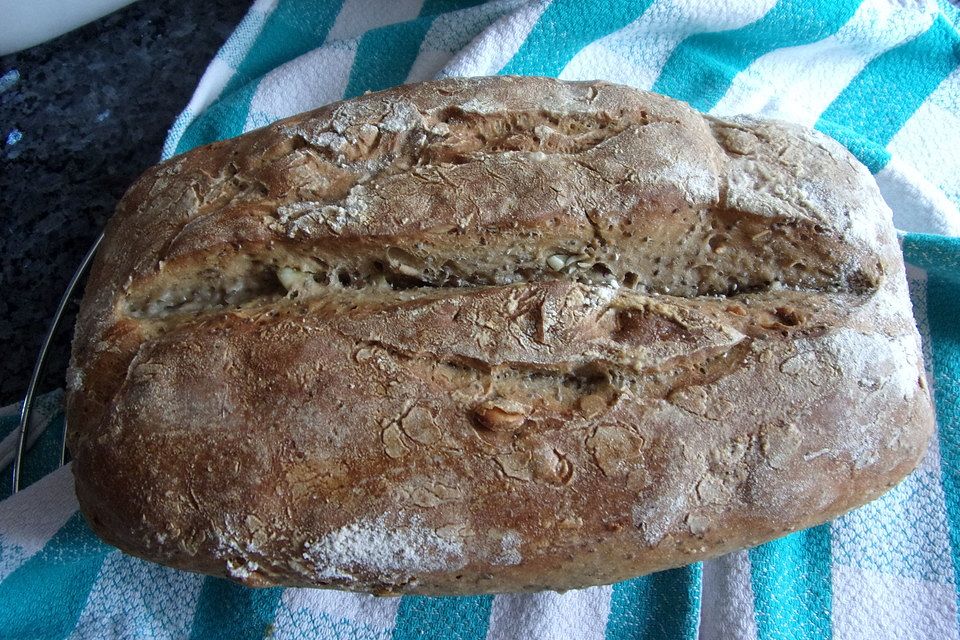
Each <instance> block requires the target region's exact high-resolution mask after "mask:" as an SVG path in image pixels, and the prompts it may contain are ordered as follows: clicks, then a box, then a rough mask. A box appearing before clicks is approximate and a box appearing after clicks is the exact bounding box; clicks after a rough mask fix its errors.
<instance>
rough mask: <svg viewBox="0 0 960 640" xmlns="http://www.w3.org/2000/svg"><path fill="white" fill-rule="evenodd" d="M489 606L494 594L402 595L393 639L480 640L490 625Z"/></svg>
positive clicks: (484, 636)
mask: <svg viewBox="0 0 960 640" xmlns="http://www.w3.org/2000/svg"><path fill="white" fill-rule="evenodd" d="M492 605H493V596H468V597H460V598H435V597H430V596H404V597H403V598H402V599H401V600H400V607H399V609H397V619H396V626H395V627H394V630H393V640H415V639H418V638H424V639H426V638H444V640H483V638H486V637H487V629H488V628H489V627H490V607H491V606H492Z"/></svg>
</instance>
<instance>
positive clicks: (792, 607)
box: [750, 524, 833, 640]
mask: <svg viewBox="0 0 960 640" xmlns="http://www.w3.org/2000/svg"><path fill="white" fill-rule="evenodd" d="M830 544H831V543H830V525H829V524H824V525H820V526H819V527H815V528H813V529H807V530H806V531H799V532H797V533H794V534H792V535H789V536H787V537H786V538H781V539H779V540H774V541H773V542H768V543H766V544H764V545H761V546H759V547H757V548H755V549H751V550H750V565H751V567H750V574H751V575H750V577H751V581H752V583H753V597H754V606H755V611H756V623H757V633H758V635H759V640H822V639H823V638H830V637H832V635H831V633H832V629H831V627H832V617H831V612H832V607H833V581H832V576H831V571H830V566H831V560H832V552H831V547H830Z"/></svg>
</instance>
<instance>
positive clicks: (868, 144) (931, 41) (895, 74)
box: [816, 16, 960, 173]
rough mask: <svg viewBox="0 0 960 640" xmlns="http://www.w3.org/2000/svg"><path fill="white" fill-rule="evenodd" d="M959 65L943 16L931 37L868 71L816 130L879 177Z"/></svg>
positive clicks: (955, 41)
mask: <svg viewBox="0 0 960 640" xmlns="http://www.w3.org/2000/svg"><path fill="white" fill-rule="evenodd" d="M958 65H960V37H958V36H957V32H956V31H955V30H954V28H953V27H952V26H951V25H950V23H949V22H947V21H946V20H945V19H944V18H943V16H937V18H936V19H935V20H934V21H933V25H932V26H931V27H930V28H929V29H928V30H927V31H926V32H924V33H923V34H921V35H919V36H917V37H916V38H914V39H913V40H911V41H909V42H907V43H905V44H902V45H900V46H899V47H896V48H894V49H891V50H889V51H887V52H886V53H884V54H882V55H880V56H878V57H877V58H875V59H874V60H872V61H871V62H870V64H868V65H867V66H866V67H864V68H863V70H862V71H861V72H860V73H859V74H857V76H856V77H855V78H854V79H853V80H852V81H851V82H850V84H849V85H847V87H846V88H845V89H844V90H843V92H842V93H841V94H840V95H839V96H837V97H836V99H835V100H834V101H833V102H832V103H831V104H830V106H829V107H827V109H826V111H824V112H823V113H822V114H821V115H820V119H819V120H818V121H817V125H816V126H817V128H818V129H820V130H822V131H823V132H825V133H827V134H829V135H831V136H833V137H834V138H836V139H837V140H838V141H839V142H841V143H842V144H843V145H845V146H846V147H847V148H848V149H850V151H851V152H852V153H853V154H854V155H855V156H857V158H858V159H859V160H860V161H861V162H862V163H864V164H865V165H867V167H868V168H869V169H870V171H872V172H873V173H877V172H878V171H880V170H881V169H883V167H884V166H885V165H886V164H887V162H888V161H889V159H890V154H889V153H888V152H887V151H886V149H885V147H886V146H887V144H889V143H890V140H892V139H893V136H895V135H896V134H897V132H898V131H899V130H900V129H901V128H902V127H903V125H904V124H906V122H907V120H909V119H910V116H912V115H913V114H914V113H915V112H916V111H917V109H919V108H920V105H921V104H923V101H924V100H926V99H927V97H928V96H929V95H930V94H931V93H933V91H934V89H936V88H937V85H939V84H940V83H941V82H943V80H944V78H946V77H947V76H948V75H950V73H951V72H952V71H953V70H954V69H956V68H957V66H958Z"/></svg>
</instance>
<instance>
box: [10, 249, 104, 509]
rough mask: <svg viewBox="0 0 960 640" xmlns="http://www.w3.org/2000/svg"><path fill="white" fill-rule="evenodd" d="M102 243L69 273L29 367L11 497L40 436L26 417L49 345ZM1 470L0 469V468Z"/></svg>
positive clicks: (64, 448) (62, 455)
mask: <svg viewBox="0 0 960 640" xmlns="http://www.w3.org/2000/svg"><path fill="white" fill-rule="evenodd" d="M102 240H103V234H100V236H99V237H98V238H97V239H96V240H95V241H94V243H93V246H92V247H90V250H89V251H87V255H85V256H84V257H83V261H82V262H81V263H80V266H79V267H77V270H76V271H74V272H73V276H72V277H71V278H70V283H69V284H68V285H67V288H66V290H65V291H64V292H63V296H61V298H60V304H59V305H58V306H57V312H56V313H55V314H54V316H53V319H52V320H51V321H50V327H49V328H48V329H47V334H46V336H44V338H43V343H42V344H41V345H40V351H39V353H37V360H36V362H34V364H33V373H31V374H30V384H29V385H28V386H27V393H26V394H25V395H24V396H23V403H22V404H21V405H20V425H19V427H18V430H17V439H16V448H15V451H14V456H13V482H12V483H11V485H10V487H11V492H12V493H16V492H18V491H19V490H20V475H21V471H22V469H23V456H24V454H25V453H26V451H27V449H28V448H29V446H30V444H31V443H32V442H33V441H34V440H36V438H37V437H38V436H39V435H40V433H38V432H34V433H31V430H30V416H31V414H32V412H33V402H34V399H35V396H36V394H37V385H38V384H39V383H40V376H41V375H43V369H44V366H45V365H46V362H47V354H48V353H49V351H50V344H51V343H52V342H53V339H54V338H55V337H56V335H57V334H58V333H59V332H60V330H61V325H62V324H63V313H64V311H65V310H66V308H67V304H68V303H69V302H70V300H71V299H72V298H73V296H74V294H75V293H76V290H77V285H78V284H79V283H80V280H81V279H82V278H83V275H84V274H85V273H86V272H87V269H88V268H89V267H90V263H91V262H92V261H93V256H94V254H95V253H96V252H97V248H98V247H99V246H100V242H101V241H102ZM66 459H67V421H66V420H64V421H63V433H62V434H61V445H60V466H63V465H64V463H65V462H66ZM2 466H3V465H0V468H2Z"/></svg>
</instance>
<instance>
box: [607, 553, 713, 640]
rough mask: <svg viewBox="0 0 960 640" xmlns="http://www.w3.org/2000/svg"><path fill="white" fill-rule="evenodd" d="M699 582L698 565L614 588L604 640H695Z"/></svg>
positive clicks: (698, 617) (698, 621) (700, 570)
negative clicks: (667, 639) (605, 639)
mask: <svg viewBox="0 0 960 640" xmlns="http://www.w3.org/2000/svg"><path fill="white" fill-rule="evenodd" d="M702 581H703V565H701V564H700V563H697V564H693V565H690V566H687V567H682V568H680V569H671V570H670V571H661V572H660V573H654V574H652V575H649V576H644V577H642V578H635V579H633V580H627V581H626V582H620V583H617V584H615V585H613V595H612V596H611V599H610V617H609V618H608V619H607V629H606V637H607V640H659V639H660V638H670V639H671V640H695V639H696V637H697V631H698V629H699V625H700V587H701V584H702Z"/></svg>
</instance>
